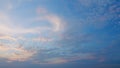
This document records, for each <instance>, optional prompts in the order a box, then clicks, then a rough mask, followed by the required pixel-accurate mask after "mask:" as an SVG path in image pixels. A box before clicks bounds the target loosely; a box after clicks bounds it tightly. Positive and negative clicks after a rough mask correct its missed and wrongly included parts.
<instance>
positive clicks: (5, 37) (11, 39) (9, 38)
mask: <svg viewBox="0 0 120 68" xmlns="http://www.w3.org/2000/svg"><path fill="white" fill-rule="evenodd" d="M0 40H10V41H16V38H14V37H11V36H7V35H6V36H4V35H3V36H0Z"/></svg>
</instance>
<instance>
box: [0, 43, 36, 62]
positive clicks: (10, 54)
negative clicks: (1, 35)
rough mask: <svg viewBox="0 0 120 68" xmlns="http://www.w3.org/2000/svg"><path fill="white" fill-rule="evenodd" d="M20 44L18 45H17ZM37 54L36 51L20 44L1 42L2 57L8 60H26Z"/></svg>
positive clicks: (0, 52) (0, 56)
mask: <svg viewBox="0 0 120 68" xmlns="http://www.w3.org/2000/svg"><path fill="white" fill-rule="evenodd" d="M15 46H18V47H15ZM34 54H35V51H28V50H26V49H24V48H22V47H19V45H9V46H8V45H6V44H0V58H4V59H7V61H11V62H12V61H26V60H28V59H30V58H31V57H32V56H33V55H34Z"/></svg>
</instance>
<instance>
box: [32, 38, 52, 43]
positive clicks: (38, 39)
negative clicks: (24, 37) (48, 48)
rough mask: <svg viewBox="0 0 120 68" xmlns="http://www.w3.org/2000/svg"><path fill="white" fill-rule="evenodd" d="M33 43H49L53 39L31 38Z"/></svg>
mask: <svg viewBox="0 0 120 68" xmlns="http://www.w3.org/2000/svg"><path fill="white" fill-rule="evenodd" d="M33 41H38V42H51V41H53V39H51V38H45V37H39V38H33Z"/></svg>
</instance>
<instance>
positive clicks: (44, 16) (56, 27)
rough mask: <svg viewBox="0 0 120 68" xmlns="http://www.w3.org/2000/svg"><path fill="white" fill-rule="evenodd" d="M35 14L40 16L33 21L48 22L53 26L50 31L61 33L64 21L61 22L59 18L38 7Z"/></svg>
mask: <svg viewBox="0 0 120 68" xmlns="http://www.w3.org/2000/svg"><path fill="white" fill-rule="evenodd" d="M36 12H37V14H38V15H39V14H41V15H40V16H39V17H37V18H36V19H35V20H37V21H41V20H42V21H43V20H44V21H48V22H49V23H51V24H52V25H53V27H52V30H53V31H55V32H58V31H61V30H62V29H63V28H64V25H63V24H64V23H65V21H63V20H62V19H61V18H60V17H59V16H57V15H55V14H52V13H50V12H48V11H47V10H46V9H45V8H40V7H38V8H37V10H36Z"/></svg>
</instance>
